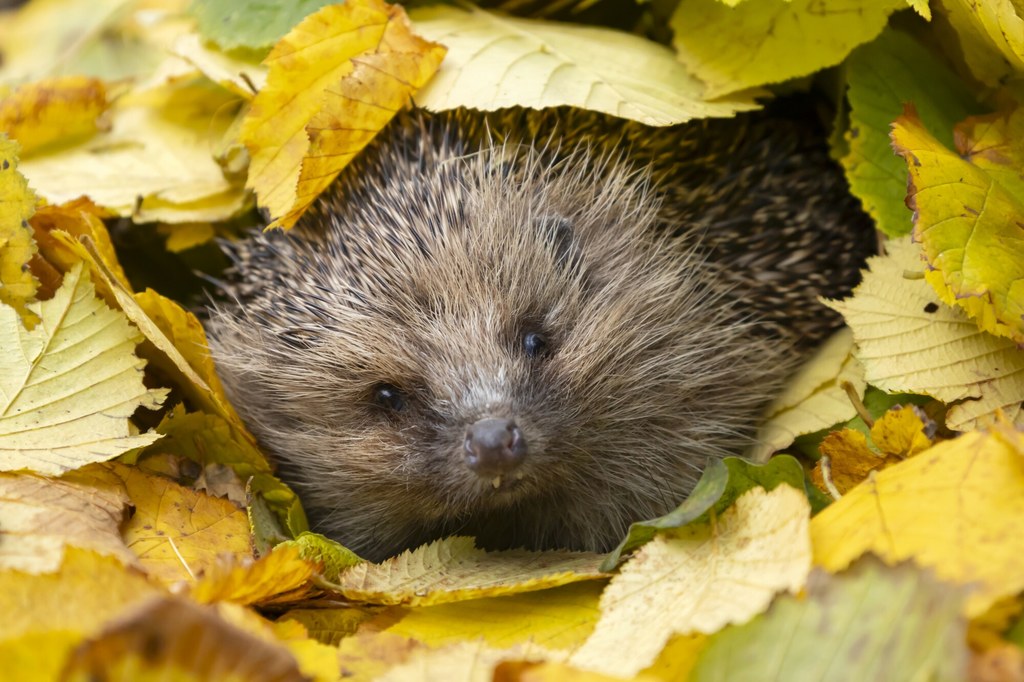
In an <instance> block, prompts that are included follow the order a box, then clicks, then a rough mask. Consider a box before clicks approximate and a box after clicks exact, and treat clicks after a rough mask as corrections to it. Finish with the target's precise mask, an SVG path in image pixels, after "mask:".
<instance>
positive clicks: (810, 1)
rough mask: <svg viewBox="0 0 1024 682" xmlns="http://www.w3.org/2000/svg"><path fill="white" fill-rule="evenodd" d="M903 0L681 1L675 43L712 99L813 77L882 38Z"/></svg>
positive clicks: (674, 20)
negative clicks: (824, 0) (732, 3)
mask: <svg viewBox="0 0 1024 682" xmlns="http://www.w3.org/2000/svg"><path fill="white" fill-rule="evenodd" d="M905 6H906V3H905V2H903V1H902V0H833V1H832V2H829V3H827V4H826V5H822V4H821V3H820V2H818V1H817V0H792V1H791V2H778V1H777V0H746V2H743V3H742V4H740V5H739V6H737V7H729V6H728V5H727V4H724V3H722V2H719V0H681V2H680V3H679V4H678V5H677V6H676V10H675V13H674V14H673V15H672V19H671V21H670V24H671V28H672V31H673V33H674V34H675V37H674V38H673V45H674V46H675V48H676V52H677V54H678V57H679V60H680V61H681V62H682V63H683V64H685V65H686V68H687V69H688V70H689V71H690V73H691V74H693V75H694V76H696V77H697V78H699V79H700V80H701V81H703V82H704V83H706V84H707V89H706V91H705V92H704V96H705V97H707V98H708V99H712V98H717V97H721V96H723V95H728V94H729V93H734V92H738V91H741V90H747V89H749V88H752V87H757V86H760V85H768V84H770V83H781V82H782V81H785V80H789V79H791V78H796V77H797V76H806V75H807V74H810V73H814V72H815V71H818V70H820V69H823V68H825V67H827V66H834V65H836V64H838V63H839V62H841V61H842V60H843V59H844V58H845V57H846V55H848V54H849V53H850V51H851V50H853V48H855V47H857V46H858V45H860V44H862V43H866V42H868V41H869V40H871V39H872V38H874V37H875V36H877V35H878V34H879V33H880V32H881V31H882V29H883V28H885V25H886V22H887V21H888V19H889V15H890V14H892V13H893V12H894V11H895V10H897V9H900V8H901V7H905Z"/></svg>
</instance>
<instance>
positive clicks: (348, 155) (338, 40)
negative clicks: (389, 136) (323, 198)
mask: <svg viewBox="0 0 1024 682" xmlns="http://www.w3.org/2000/svg"><path fill="white" fill-rule="evenodd" d="M443 56H444V48H443V47H441V46H440V45H435V44H433V43H429V42H427V41H425V40H423V39H421V38H419V37H418V36H416V35H414V34H413V33H411V32H410V30H409V22H408V19H406V16H405V12H404V10H402V8H401V7H399V6H397V5H386V4H384V3H383V2H382V0H352V1H351V2H347V3H345V4H343V5H329V6H327V7H324V8H323V9H322V10H320V11H319V12H317V13H315V14H312V15H310V16H308V17H306V18H305V19H304V20H303V21H302V23H300V24H299V25H298V26H296V27H295V28H294V29H292V31H291V32H290V33H289V34H288V35H286V36H285V37H284V38H282V39H281V42H279V43H278V44H277V45H276V46H275V47H274V49H273V50H272V51H271V53H270V56H268V57H267V59H266V61H265V64H267V66H269V68H270V73H269V75H268V77H267V86H266V87H265V88H263V89H262V90H260V91H259V93H258V94H257V95H256V97H255V98H254V99H253V101H252V105H251V108H250V110H249V113H248V115H247V116H246V118H245V121H244V123H243V124H242V131H241V139H242V141H243V142H244V143H245V145H246V147H248V149H249V153H250V155H251V157H252V162H251V163H250V166H249V179H248V181H247V183H246V186H247V187H250V188H252V189H253V190H255V192H256V196H257V199H258V200H259V203H260V205H261V206H262V207H264V208H265V209H267V210H268V211H269V212H270V215H271V217H272V218H273V222H272V223H271V226H274V227H278V226H280V227H291V226H292V225H294V224H295V222H296V221H297V220H298V219H299V216H301V215H302V214H303V212H305V210H306V208H308V207H309V205H310V204H312V203H313V201H314V200H315V199H316V197H317V196H318V195H319V194H320V192H322V191H323V190H324V189H326V188H327V187H328V186H329V185H330V184H331V182H332V181H333V180H334V178H335V177H337V175H338V173H340V172H341V170H342V169H343V168H344V167H345V166H346V165H347V164H348V162H349V161H350V160H351V159H352V158H353V157H354V156H355V155H356V154H357V153H359V151H360V150H361V149H362V148H363V147H365V146H366V145H367V144H368V143H369V142H370V140H372V139H373V137H374V135H376V134H377V132H378V131H379V130H381V129H382V128H383V127H384V126H385V125H387V123H388V121H390V120H391V118H392V117H393V116H394V115H395V114H396V113H397V112H398V111H399V110H400V109H401V108H402V107H404V106H406V105H407V104H408V102H409V98H410V96H411V95H412V93H413V92H414V91H415V90H416V89H417V88H419V87H420V86H421V85H423V84H424V83H425V82H426V81H427V80H428V79H429V78H430V76H431V75H433V73H434V71H435V70H436V69H437V65H438V64H439V63H440V61H441V59H442V57H443Z"/></svg>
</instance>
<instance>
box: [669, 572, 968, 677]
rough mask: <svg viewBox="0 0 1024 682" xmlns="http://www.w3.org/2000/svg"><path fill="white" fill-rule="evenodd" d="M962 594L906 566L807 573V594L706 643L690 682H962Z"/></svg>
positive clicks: (781, 601) (780, 603)
mask: <svg viewBox="0 0 1024 682" xmlns="http://www.w3.org/2000/svg"><path fill="white" fill-rule="evenodd" d="M963 592H964V591H963V590H958V589H955V588H953V589H951V586H950V585H947V584H945V583H943V582H941V581H939V580H936V579H935V578H934V577H933V576H931V575H929V574H928V573H926V572H922V571H921V570H919V569H917V568H915V567H914V566H913V565H910V564H901V565H900V566H897V567H895V568H892V569H890V568H888V567H886V566H885V565H883V564H882V563H881V562H879V561H877V560H875V559H864V560H861V561H859V562H858V563H857V564H856V565H855V566H854V567H853V568H851V569H850V570H849V571H847V572H845V573H842V574H840V575H838V576H831V575H828V574H827V573H825V572H823V571H815V572H813V573H811V576H810V579H809V580H808V581H807V591H806V595H805V596H802V597H800V598H797V597H791V596H788V595H787V596H784V597H782V598H780V599H779V600H778V601H777V602H775V603H774V604H773V605H772V608H771V610H770V611H769V612H768V613H766V614H765V615H764V616H763V617H760V618H757V619H755V620H754V621H752V622H750V623H747V624H746V625H741V626H739V627H735V628H728V629H726V630H724V631H722V632H720V633H718V634H717V635H715V636H713V637H711V638H710V639H709V641H708V646H707V648H706V649H705V650H704V652H703V653H702V655H701V657H700V660H698V662H697V666H696V667H695V669H694V671H693V674H692V676H691V677H690V678H689V679H691V680H693V681H694V682H710V681H711V680H729V681H730V682H756V681H758V680H764V679H777V680H796V679H801V680H803V679H806V680H819V681H821V682H839V681H840V680H882V679H891V680H934V681H935V682H955V681H956V680H963V679H965V676H964V674H965V672H966V663H967V654H968V651H967V646H966V643H965V641H964V636H965V630H966V628H965V624H964V621H963V618H961V617H960V615H959V609H960V605H961V603H962V601H963Z"/></svg>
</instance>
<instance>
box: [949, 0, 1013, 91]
mask: <svg viewBox="0 0 1024 682" xmlns="http://www.w3.org/2000/svg"><path fill="white" fill-rule="evenodd" d="M942 7H943V8H944V9H945V10H946V14H947V16H948V21H949V23H950V25H951V26H952V27H953V29H954V30H955V31H956V33H957V35H958V36H959V38H960V49H961V50H962V51H963V55H964V60H965V61H966V62H967V65H968V67H970V69H971V73H973V74H974V77H975V78H977V79H978V80H979V81H981V82H982V83H985V84H986V85H988V86H991V87H998V86H1001V85H1003V84H1005V83H1006V82H1008V81H1010V80H1011V79H1013V78H1014V77H1015V76H1016V77H1018V78H1019V77H1020V74H1021V73H1024V8H1022V7H1021V5H1020V4H1019V3H1015V2H1014V0H942Z"/></svg>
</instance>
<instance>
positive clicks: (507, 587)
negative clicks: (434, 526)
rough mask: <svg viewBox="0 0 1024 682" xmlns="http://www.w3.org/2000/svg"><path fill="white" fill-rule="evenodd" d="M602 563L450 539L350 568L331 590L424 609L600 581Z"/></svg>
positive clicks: (595, 557)
mask: <svg viewBox="0 0 1024 682" xmlns="http://www.w3.org/2000/svg"><path fill="white" fill-rule="evenodd" d="M601 560H602V557H601V555H599V554H591V553H588V552H529V551H526V550H508V551H503V552H485V551H483V550H481V549H477V548H476V547H475V546H474V542H473V538H466V537H455V538H448V539H446V540H438V541H436V542H432V543H430V544H428V545H423V546H422V547H419V548H418V549H414V550H411V551H408V552H403V553H402V554H399V555H398V556H396V557H394V558H392V559H388V560H387V561H385V562H383V563H380V564H371V563H368V562H364V563H361V564H358V565H356V566H353V567H352V568H350V569H348V570H347V571H345V572H344V573H342V574H341V576H340V577H339V579H338V584H337V585H333V586H332V588H333V589H336V590H337V591H338V592H341V594H343V595H345V597H347V598H349V599H352V600H356V601H366V602H373V603H376V604H409V605H420V606H426V605H429V604H441V603H444V602H451V601H460V600H463V599H479V598H480V597H494V596H498V595H503V594H515V593H518V592H530V591H533V590H543V589H545V588H548V587H556V586H558V585H565V584H566V583H571V582H576V581H578V580H594V579H599V578H605V577H607V575H606V574H605V573H602V572H601V571H600V570H599V568H598V567H599V566H600V565H601Z"/></svg>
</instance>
